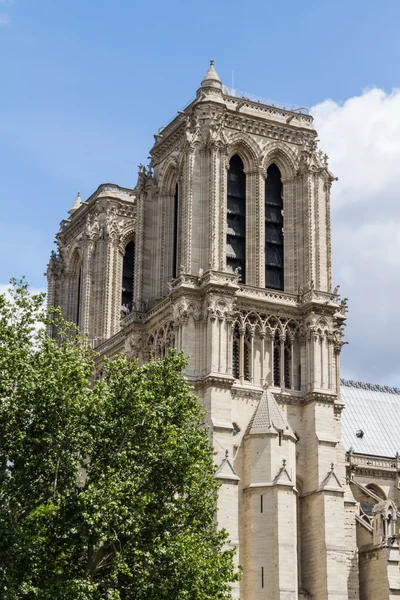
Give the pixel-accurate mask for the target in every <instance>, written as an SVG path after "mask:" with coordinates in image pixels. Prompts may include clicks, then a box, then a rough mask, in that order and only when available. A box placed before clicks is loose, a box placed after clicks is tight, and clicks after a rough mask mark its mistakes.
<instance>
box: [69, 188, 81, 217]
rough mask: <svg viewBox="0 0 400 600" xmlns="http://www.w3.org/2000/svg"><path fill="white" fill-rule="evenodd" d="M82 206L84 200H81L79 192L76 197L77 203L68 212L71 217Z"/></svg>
mask: <svg viewBox="0 0 400 600" xmlns="http://www.w3.org/2000/svg"><path fill="white" fill-rule="evenodd" d="M81 206H82V200H81V193H80V192H78V195H77V197H76V200H75V202H74V203H73V205H72V206H71V208H70V209H69V211H68V214H69V215H72V214H73V213H74V212H75V211H76V210H78V208H80V207H81Z"/></svg>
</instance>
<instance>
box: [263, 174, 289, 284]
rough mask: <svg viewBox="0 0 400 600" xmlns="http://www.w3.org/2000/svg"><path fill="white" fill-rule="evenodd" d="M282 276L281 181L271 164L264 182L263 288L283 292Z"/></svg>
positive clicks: (279, 175)
mask: <svg viewBox="0 0 400 600" xmlns="http://www.w3.org/2000/svg"><path fill="white" fill-rule="evenodd" d="M283 275H284V273H283V201H282V180H281V172H280V171H279V169H278V167H277V166H276V165H275V164H272V165H270V166H269V167H268V170H267V179H266V182H265V287H266V288H272V289H275V290H283V286H284V279H283Z"/></svg>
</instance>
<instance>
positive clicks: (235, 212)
mask: <svg viewBox="0 0 400 600" xmlns="http://www.w3.org/2000/svg"><path fill="white" fill-rule="evenodd" d="M226 226H227V227H226V266H227V269H228V270H230V271H231V272H237V273H238V275H239V279H240V281H242V282H243V283H244V282H245V281H246V175H245V170H244V164H243V161H242V159H241V158H240V156H239V154H234V155H233V156H232V157H231V158H230V160H229V169H228V182H227V208H226Z"/></svg>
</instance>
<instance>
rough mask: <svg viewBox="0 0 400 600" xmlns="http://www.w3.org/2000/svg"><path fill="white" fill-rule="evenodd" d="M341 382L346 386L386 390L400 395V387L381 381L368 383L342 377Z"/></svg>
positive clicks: (373, 390)
mask: <svg viewBox="0 0 400 600" xmlns="http://www.w3.org/2000/svg"><path fill="white" fill-rule="evenodd" d="M340 383H341V385H344V386H345V387H352V388H358V389H362V390H369V391H371V392H386V393H388V394H397V395H400V388H398V387H394V386H391V385H380V384H379V383H366V382H364V381H354V380H353V379H341V380H340Z"/></svg>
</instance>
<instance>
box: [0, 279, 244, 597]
mask: <svg viewBox="0 0 400 600" xmlns="http://www.w3.org/2000/svg"><path fill="white" fill-rule="evenodd" d="M13 283H14V285H13V288H12V289H11V297H8V296H6V295H2V296H0V432H1V433H0V464H1V470H0V597H1V598H3V599H4V600H19V599H22V598H23V599H29V600H30V599H39V600H50V599H51V600H58V599H60V600H89V599H90V600H99V599H101V598H109V599H121V600H122V599H131V598H132V599H135V600H145V599H146V600H153V599H154V600H158V599H160V600H161V599H171V600H177V599H182V600H183V599H191V600H208V599H210V600H211V599H213V600H214V599H228V598H231V593H230V585H229V584H230V582H232V581H234V580H237V578H238V576H239V575H238V572H237V570H235V568H234V560H233V556H234V552H233V551H232V550H231V549H229V548H228V547H227V546H226V542H227V535H226V533H225V532H224V531H220V530H218V528H217V525H216V520H215V512H216V498H217V491H218V485H217V483H216V481H215V478H214V467H213V460H212V449H211V446H210V442H209V436H208V433H207V431H206V429H205V428H204V427H203V425H202V420H203V412H202V409H201V407H200V405H199V403H198V401H197V399H196V398H195V397H194V396H193V395H192V394H191V393H190V391H189V389H188V386H187V383H186V381H185V378H184V375H183V369H184V367H185V359H184V357H183V356H182V355H179V354H176V353H170V355H169V356H168V357H167V358H166V359H165V360H163V361H160V362H151V363H148V364H147V365H144V366H139V365H138V364H137V362H136V361H134V360H127V359H126V358H125V357H124V356H118V357H117V358H115V359H114V360H112V361H109V362H107V363H105V364H104V365H103V369H104V373H103V377H102V378H101V379H100V380H97V381H95V378H94V373H95V369H94V367H95V356H94V354H93V353H92V352H91V351H90V350H89V349H88V347H87V345H86V343H85V340H84V339H82V337H81V336H80V335H79V333H78V332H77V331H76V330H75V329H74V327H73V326H72V325H70V324H67V323H65V322H64V321H63V320H62V319H61V317H60V315H59V314H58V313H57V311H56V312H55V313H53V314H52V315H51V317H49V315H48V314H46V312H45V311H44V310H43V296H41V295H39V296H31V295H30V294H29V291H28V288H27V285H26V283H25V282H24V281H21V282H16V281H14V282H13ZM50 322H51V323H52V325H53V326H54V327H56V328H57V332H58V339H57V341H55V340H54V339H51V338H50V337H49V335H48V333H47V331H46V328H45V327H42V328H38V327H37V324H38V323H40V324H42V325H43V326H45V325H49V323H50Z"/></svg>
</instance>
